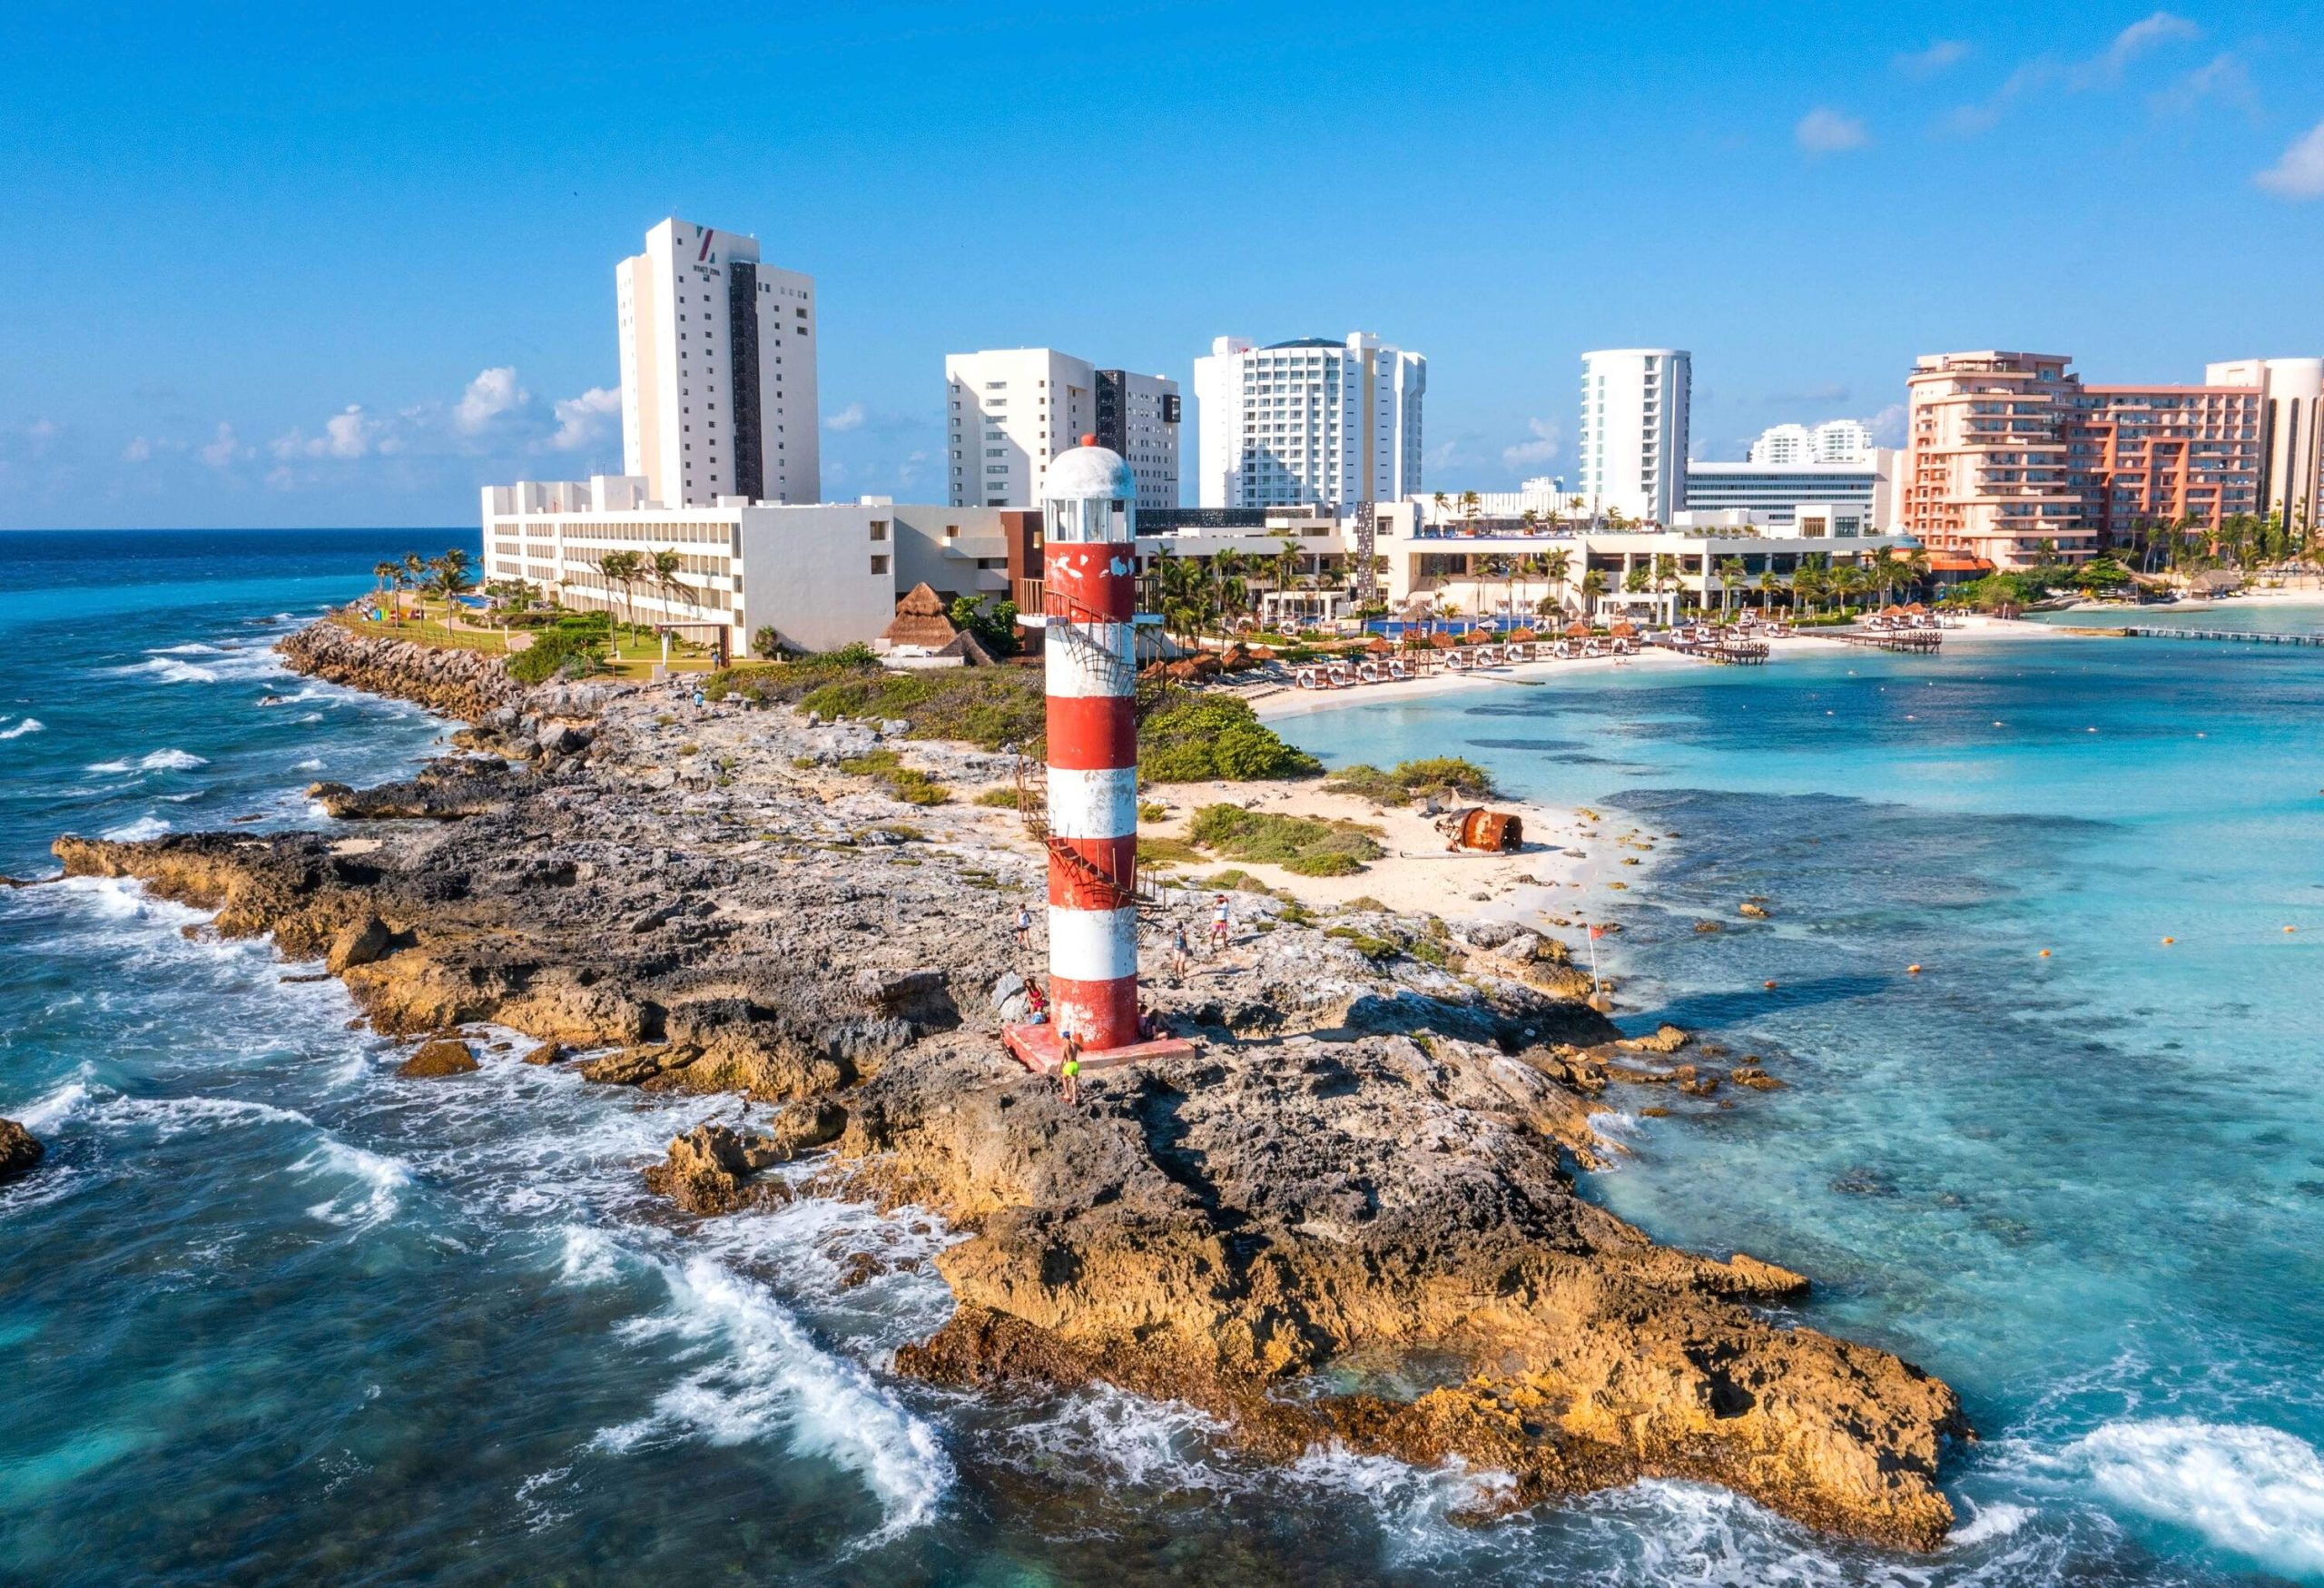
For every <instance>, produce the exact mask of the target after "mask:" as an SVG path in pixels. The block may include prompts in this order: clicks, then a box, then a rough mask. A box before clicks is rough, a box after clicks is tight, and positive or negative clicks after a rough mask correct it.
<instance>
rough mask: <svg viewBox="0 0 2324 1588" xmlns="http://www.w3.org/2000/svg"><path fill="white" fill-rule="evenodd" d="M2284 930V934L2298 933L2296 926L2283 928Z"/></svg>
mask: <svg viewBox="0 0 2324 1588" xmlns="http://www.w3.org/2000/svg"><path fill="white" fill-rule="evenodd" d="M2284 930H2285V931H2286V932H2298V931H2299V928H2298V927H2297V926H2287V927H2285V928H2284Z"/></svg>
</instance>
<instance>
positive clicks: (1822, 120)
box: [1791, 105, 1871, 154]
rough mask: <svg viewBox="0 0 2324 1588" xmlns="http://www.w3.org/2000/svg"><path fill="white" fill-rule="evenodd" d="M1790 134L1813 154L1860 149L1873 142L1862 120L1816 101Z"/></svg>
mask: <svg viewBox="0 0 2324 1588" xmlns="http://www.w3.org/2000/svg"><path fill="white" fill-rule="evenodd" d="M1791 135H1792V138H1793V141H1794V142H1796V143H1798V145H1799V146H1800V147H1801V148H1802V149H1805V150H1806V151H1807V153H1810V154H1838V153H1843V152H1845V151H1846V150H1849V149H1861V148H1863V147H1864V146H1865V144H1866V143H1870V142H1871V138H1870V136H1869V135H1868V134H1867V133H1866V132H1865V130H1864V123H1862V122H1861V121H1859V120H1857V119H1856V117H1854V116H1852V115H1845V114H1843V113H1840V112H1838V111H1836V110H1832V109H1829V108H1827V107H1826V106H1824V105H1817V107H1816V108H1815V109H1814V110H1811V111H1809V112H1808V113H1807V114H1806V115H1804V116H1802V117H1800V118H1799V123H1798V125H1797V126H1795V127H1793V128H1792V129H1791Z"/></svg>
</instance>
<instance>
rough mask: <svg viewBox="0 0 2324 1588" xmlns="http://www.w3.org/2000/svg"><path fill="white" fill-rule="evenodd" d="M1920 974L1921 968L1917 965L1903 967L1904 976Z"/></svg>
mask: <svg viewBox="0 0 2324 1588" xmlns="http://www.w3.org/2000/svg"><path fill="white" fill-rule="evenodd" d="M1920 973H1921V968H1920V967H1919V966H1918V965H1906V966H1905V975H1907V976H1917V975H1919V974H1920Z"/></svg>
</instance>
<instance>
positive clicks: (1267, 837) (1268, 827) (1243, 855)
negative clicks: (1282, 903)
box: [1187, 804, 1385, 877]
mask: <svg viewBox="0 0 2324 1588" xmlns="http://www.w3.org/2000/svg"><path fill="white" fill-rule="evenodd" d="M1187 836H1188V837H1190V838H1192V839H1193V840H1194V842H1195V843H1199V844H1201V845H1202V846H1203V847H1204V848H1205V849H1207V850H1210V851H1212V852H1214V853H1216V854H1218V855H1219V856H1220V857H1221V858H1223V859H1226V860H1240V861H1257V862H1261V863H1267V864H1272V865H1279V866H1283V867H1285V869H1286V870H1289V871H1293V872H1296V873H1298V874H1300V875H1302V876H1310V877H1344V876H1350V875H1353V874H1354V873H1357V872H1360V871H1362V870H1363V869H1364V862H1365V861H1367V860H1377V859H1379V858H1380V856H1381V855H1382V854H1383V853H1385V852H1384V850H1383V849H1382V848H1381V847H1380V842H1379V839H1378V837H1377V830H1376V829H1374V828H1370V827H1364V826H1360V825H1358V824H1355V823H1354V822H1319V821H1317V820H1315V818H1314V817H1311V816H1282V815H1275V814H1271V813H1267V812H1261V811H1246V810H1244V809H1243V808H1242V807H1241V806H1239V805H1228V804H1216V805H1205V806H1204V807H1203V808H1202V809H1201V810H1199V811H1196V813H1195V818H1194V821H1193V822H1192V823H1191V824H1189V826H1188V828H1187Z"/></svg>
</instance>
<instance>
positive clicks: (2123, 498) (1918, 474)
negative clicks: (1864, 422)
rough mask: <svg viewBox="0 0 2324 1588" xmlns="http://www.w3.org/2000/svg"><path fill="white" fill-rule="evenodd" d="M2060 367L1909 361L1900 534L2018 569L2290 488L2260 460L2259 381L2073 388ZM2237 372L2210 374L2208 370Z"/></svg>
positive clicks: (2265, 449)
mask: <svg viewBox="0 0 2324 1588" xmlns="http://www.w3.org/2000/svg"><path fill="white" fill-rule="evenodd" d="M2070 361H2071V360H2069V359H2068V358H2067V357H2066V356H2064V355H2063V354H2058V353H2012V352H2000V351H1986V352H1974V353H1933V354H1930V355H1927V356H1925V357H1924V358H1922V359H1921V360H1919V361H1918V363H1917V364H1916V365H1915V368H1914V370H1913V372H1912V375H1911V376H1910V378H1909V380H1908V381H1907V388H1908V391H1909V403H1908V412H1907V418H1906V421H1905V423H1906V432H1907V434H1906V442H1905V446H1906V451H1905V463H1904V480H1903V486H1902V490H1901V492H1900V517H1901V522H1900V523H1899V525H1898V528H1901V529H1902V530H1903V531H1904V532H1905V533H1906V534H1908V535H1911V536H1913V537H1915V538H1917V539H1918V540H1920V541H1921V542H1922V544H1924V545H1925V546H1926V547H1928V548H1929V549H1930V550H1931V551H1933V552H1938V553H1949V554H1952V555H1953V556H1954V557H1970V558H1975V559H1980V560H1982V561H1984V562H1988V563H1991V564H1992V565H1993V566H1994V567H2003V568H2008V567H2026V566H2029V565H2031V564H2033V563H2034V562H2036V561H2038V560H2039V559H2040V555H2041V551H2042V547H2043V542H2045V541H2046V542H2049V543H2050V544H2051V545H2053V546H2054V547H2055V548H2056V552H2057V555H2058V556H2059V557H2063V558H2064V559H2066V560H2068V561H2080V560H2082V559H2083V558H2085V557H2090V556H2091V555H2092V554H2093V553H2094V552H2096V551H2098V550H2099V549H2101V548H2102V547H2110V546H2121V545H2124V544H2126V543H2128V542H2131V541H2132V540H2134V539H2135V538H2137V536H2138V535H2139V533H2140V532H2142V530H2144V529H2145V528H2149V527H2152V526H2159V525H2163V524H2170V523H2175V522H2179V521H2181V520H2182V519H2185V518H2194V519H2196V520H2198V521H2200V522H2203V523H2208V524H2216V523H2218V522H2219V521H2220V520H2221V519H2222V518H2228V517H2230V516H2231V515H2233V514H2237V513H2259V512H2262V511H2264V510H2266V509H2267V508H2284V507H2286V506H2287V505H2288V504H2287V502H2286V500H2285V499H2284V498H2287V497H2290V496H2292V495H2294V494H2295V493H2293V492H2287V491H2283V490H2278V489H2270V488H2269V486H2270V481H2269V479H2268V476H2269V475H2270V474H2271V473H2274V472H2276V471H2275V470H2271V469H2268V468H2267V467H2266V466H2267V464H2269V463H2270V462H2272V461H2274V459H2272V457H2271V456H2270V452H2271V448H2270V445H2269V444H2268V443H2267V441H2266V439H2263V428H2264V429H2266V430H2272V429H2273V428H2274V425H2273V420H2274V418H2275V415H2274V414H2273V413H2272V412H2271V411H2270V409H2273V408H2274V407H2276V406H2278V405H2276V404H2274V403H2271V402H2270V395H2271V394H2270V391H2269V390H2268V383H2267V382H2265V381H2261V380H2253V381H2251V382H2250V383H2249V384H2245V383H2241V382H2240V381H2239V382H2236V383H2228V382H2225V381H2222V382H2221V383H2219V384H2213V385H2205V386H2085V385H2083V382H2082V378H2081V377H2080V376H2079V375H2074V374H2071V373H2069V372H2068V371H2067V369H2066V366H2067V364H2068V363H2069V362H2070ZM2282 361H2283V360H2277V362H2282ZM2251 362H2252V363H2254V364H2256V363H2258V362H2259V361H2258V360H2253V361H2251ZM2243 369H2244V366H2217V365H2215V366H2213V367H2212V370H2211V371H2210V373H2211V376H2212V378H2213V379H2214V380H2219V377H2220V376H2221V374H2232V375H2240V374H2241V373H2242V372H2243ZM2310 408H2311V414H2310V419H2311V422H2312V419H2313V416H2312V408H2313V405H2312V404H2311V405H2310ZM2294 411H2297V409H2296V406H2295V410H2294ZM2314 467H2315V465H2314V463H2313V461H2312V456H2311V460H2309V461H2308V469H2309V470H2310V471H2312V470H2313V469H2314ZM2296 494H2297V495H2298V496H2299V498H2307V497H2309V495H2310V494H2311V493H2310V491H2308V490H2301V491H2299V492H2297V493H2296ZM2263 496H2264V498H2268V499H2265V500H2263Z"/></svg>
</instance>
